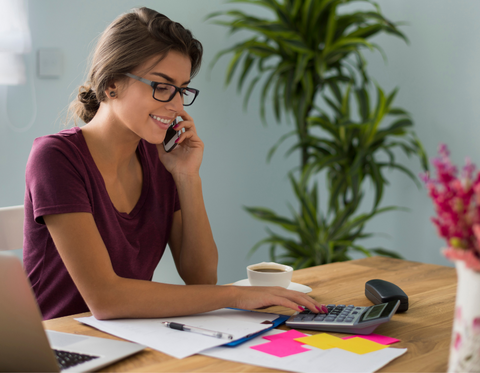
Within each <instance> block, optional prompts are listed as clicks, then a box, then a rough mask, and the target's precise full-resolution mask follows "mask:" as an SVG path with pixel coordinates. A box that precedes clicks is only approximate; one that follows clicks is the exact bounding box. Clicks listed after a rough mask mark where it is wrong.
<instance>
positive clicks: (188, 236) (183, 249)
mask: <svg viewBox="0 0 480 373" xmlns="http://www.w3.org/2000/svg"><path fill="white" fill-rule="evenodd" d="M175 182H176V185H177V190H178V193H179V197H180V205H181V217H182V219H181V226H182V229H181V240H180V241H181V244H180V247H179V248H177V250H178V249H179V252H178V253H177V256H178V264H179V268H178V271H179V274H180V276H181V277H182V278H183V280H184V281H185V283H186V284H215V283H216V282H217V265H218V252H217V246H216V244H215V241H214V239H213V234H212V229H211V227H210V222H209V220H208V216H207V212H206V209H205V204H204V201H203V193H202V181H201V179H200V176H198V175H194V176H192V175H180V176H176V177H175Z"/></svg>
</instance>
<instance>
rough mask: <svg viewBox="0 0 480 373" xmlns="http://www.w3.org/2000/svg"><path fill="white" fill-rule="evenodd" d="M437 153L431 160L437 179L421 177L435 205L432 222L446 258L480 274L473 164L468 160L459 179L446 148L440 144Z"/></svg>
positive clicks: (477, 179)
mask: <svg viewBox="0 0 480 373" xmlns="http://www.w3.org/2000/svg"><path fill="white" fill-rule="evenodd" d="M438 152H439V158H435V159H433V160H432V163H433V165H434V167H435V169H436V175H437V176H436V179H434V178H432V177H431V175H430V174H429V173H425V174H423V175H421V176H420V177H421V178H422V180H423V181H424V182H425V184H426V186H427V189H428V194H429V196H430V198H431V199H432V201H433V204H434V206H435V211H436V214H437V216H436V217H433V218H432V222H433V224H434V225H435V226H436V228H437V232H438V235H439V236H440V237H442V238H444V239H445V241H446V242H447V245H448V248H447V249H446V250H444V254H445V255H446V256H447V258H449V259H451V260H463V261H465V263H466V265H467V267H468V268H472V269H474V270H475V271H480V173H477V174H476V175H474V173H475V165H474V164H473V163H472V162H471V161H470V159H468V158H467V159H466V165H465V167H464V168H463V170H462V174H461V177H458V170H457V168H456V167H455V166H454V165H453V164H452V163H451V161H450V158H449V155H450V152H449V150H448V147H447V146H446V145H445V144H440V146H439V149H438Z"/></svg>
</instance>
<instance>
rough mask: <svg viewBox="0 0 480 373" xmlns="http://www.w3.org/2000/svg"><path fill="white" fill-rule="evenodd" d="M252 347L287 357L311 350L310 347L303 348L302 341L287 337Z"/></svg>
mask: <svg viewBox="0 0 480 373" xmlns="http://www.w3.org/2000/svg"><path fill="white" fill-rule="evenodd" d="M264 338H265V337H264ZM250 348H251V349H253V350H257V351H260V352H265V353H266V354H269V355H273V356H277V357H285V356H290V355H295V354H300V353H302V352H307V351H309V350H308V349H306V348H303V347H302V344H301V343H298V342H295V341H294V340H293V339H286V338H284V339H281V338H280V339H276V340H274V341H271V342H269V343H263V344H260V345H256V346H251V347H250Z"/></svg>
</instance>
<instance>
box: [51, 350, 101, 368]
mask: <svg viewBox="0 0 480 373" xmlns="http://www.w3.org/2000/svg"><path fill="white" fill-rule="evenodd" d="M53 352H54V353H55V357H56V358H57V361H58V365H60V368H61V369H67V368H70V367H73V366H75V365H78V364H81V363H84V362H86V361H90V360H93V359H97V358H98V356H92V355H85V354H79V353H76V352H68V351H60V350H55V349H54V350H53Z"/></svg>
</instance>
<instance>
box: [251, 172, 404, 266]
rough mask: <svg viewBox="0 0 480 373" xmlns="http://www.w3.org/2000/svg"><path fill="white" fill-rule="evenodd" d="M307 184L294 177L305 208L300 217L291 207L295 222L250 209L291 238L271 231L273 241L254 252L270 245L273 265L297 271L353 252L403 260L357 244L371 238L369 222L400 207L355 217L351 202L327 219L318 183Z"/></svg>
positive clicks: (269, 239) (263, 243)
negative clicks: (319, 201)
mask: <svg viewBox="0 0 480 373" xmlns="http://www.w3.org/2000/svg"><path fill="white" fill-rule="evenodd" d="M305 181H306V180H305V179H301V180H300V181H297V180H295V178H294V177H293V176H292V175H290V182H291V184H292V188H293V190H294V191H295V196H296V198H297V199H298V201H299V202H300V204H301V206H302V212H303V213H302V214H299V213H297V212H296V211H295V209H294V208H292V207H291V206H290V211H291V214H292V218H288V217H283V216H280V215H278V214H276V213H275V212H273V211H272V210H269V209H266V208H261V207H246V210H247V211H248V212H249V213H250V214H252V216H254V217H255V218H257V219H259V220H262V221H264V222H267V223H270V224H273V225H276V226H277V227H281V228H282V229H284V230H285V231H287V232H288V234H287V236H283V235H280V234H277V233H275V232H274V231H272V230H270V229H268V228H267V232H268V234H269V237H267V238H265V239H263V240H261V241H260V242H258V243H257V244H256V245H255V246H254V247H253V248H252V249H251V252H254V251H255V250H257V249H258V248H259V247H260V246H263V245H268V246H269V247H270V257H271V259H272V260H273V261H279V262H282V263H285V264H288V265H290V266H292V267H294V268H296V269H298V268H306V267H311V266H315V265H320V264H325V263H332V262H341V261H345V260H349V259H350V256H349V255H348V253H349V251H358V252H361V253H363V254H364V255H366V256H371V255H372V254H381V255H386V256H390V257H394V258H399V255H397V254H396V253H394V252H391V251H388V250H386V249H384V248H373V249H366V248H365V247H363V246H361V245H359V244H358V243H357V240H359V239H362V238H368V237H370V236H371V234H368V233H365V232H363V229H364V225H365V223H366V222H367V221H368V220H369V219H371V218H372V217H373V216H374V215H377V214H380V213H382V212H385V211H391V210H394V209H396V207H393V206H392V207H384V208H381V209H376V210H374V211H373V212H370V213H363V214H357V215H355V211H356V208H357V206H355V203H354V202H351V203H349V204H348V205H346V206H344V207H343V209H341V210H338V211H337V213H336V214H334V215H330V216H329V217H326V216H325V215H324V214H323V213H322V211H321V210H320V209H319V206H318V199H317V195H318V187H317V183H314V185H313V187H311V188H308V186H307V184H306V183H305ZM278 248H280V253H278V250H277V249H278Z"/></svg>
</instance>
